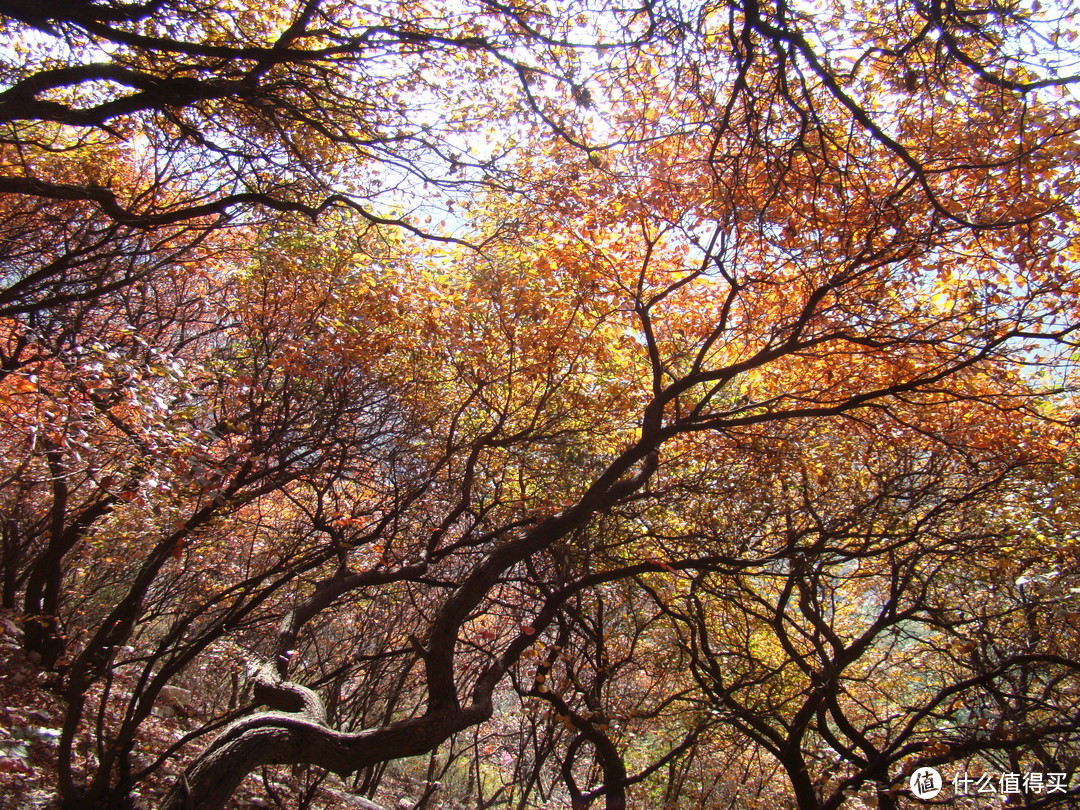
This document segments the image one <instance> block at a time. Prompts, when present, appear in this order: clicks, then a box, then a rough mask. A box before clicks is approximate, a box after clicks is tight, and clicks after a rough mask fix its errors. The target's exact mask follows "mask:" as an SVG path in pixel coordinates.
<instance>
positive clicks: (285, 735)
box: [161, 706, 491, 810]
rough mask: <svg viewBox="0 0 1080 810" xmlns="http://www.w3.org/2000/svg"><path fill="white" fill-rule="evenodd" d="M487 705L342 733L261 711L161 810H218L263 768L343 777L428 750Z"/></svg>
mask: <svg viewBox="0 0 1080 810" xmlns="http://www.w3.org/2000/svg"><path fill="white" fill-rule="evenodd" d="M490 716H491V707H490V706H487V707H470V708H469V709H461V710H457V711H450V712H446V711H444V712H439V713H437V714H432V715H428V716H425V717H420V718H416V719H413V720H404V721H402V722H400V723H393V724H391V725H389V726H386V727H385V728H380V729H372V730H367V731H360V732H357V733H354V734H344V733H341V732H339V731H335V730H333V729H331V728H328V727H326V726H325V725H322V724H321V723H318V722H316V721H314V720H310V719H308V718H307V717H305V716H302V715H295V714H289V713H284V712H265V713H261V714H256V715H253V716H251V717H246V718H244V719H243V720H239V721H237V722H236V723H233V724H232V725H231V726H230V727H229V728H227V729H226V730H225V731H224V732H222V734H221V736H219V737H218V738H217V739H216V740H215V741H214V742H213V743H212V744H211V745H210V746H209V748H207V750H206V751H205V752H203V754H202V755H201V756H200V757H199V758H198V759H197V760H196V761H195V762H194V763H193V764H192V765H191V767H189V768H188V770H187V771H186V772H185V773H184V775H183V776H182V777H181V778H180V779H179V780H178V782H177V784H176V785H175V786H174V787H173V789H172V790H171V791H170V792H169V795H168V796H166V798H165V801H164V802H163V803H162V805H161V810H192V809H193V808H197V810H218V808H221V807H224V806H225V804H226V802H228V800H229V798H230V797H231V796H232V795H233V793H234V792H235V791H236V789H237V787H239V785H240V783H241V782H242V781H243V779H244V777H246V776H247V775H248V774H249V773H251V772H252V771H253V770H255V769H256V768H258V767H260V766H263V765H281V764H292V763H303V764H308V765H315V766H317V767H320V768H326V769H327V770H329V771H332V772H334V773H337V774H339V775H341V776H345V775H347V774H349V773H352V772H353V771H355V770H357V769H359V768H363V767H366V766H370V765H374V764H376V763H379V762H385V761H388V760H392V759H400V758H401V757H409V756H415V755H417V754H423V753H427V752H429V751H432V750H434V749H435V748H436V747H437V746H438V745H439V744H441V743H442V742H443V741H444V740H446V739H447V738H448V737H450V736H451V735H452V734H454V733H456V732H458V731H461V730H462V729H465V728H468V727H469V726H472V725H475V724H476V723H480V722H483V721H484V720H486V719H487V718H488V717H490Z"/></svg>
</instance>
